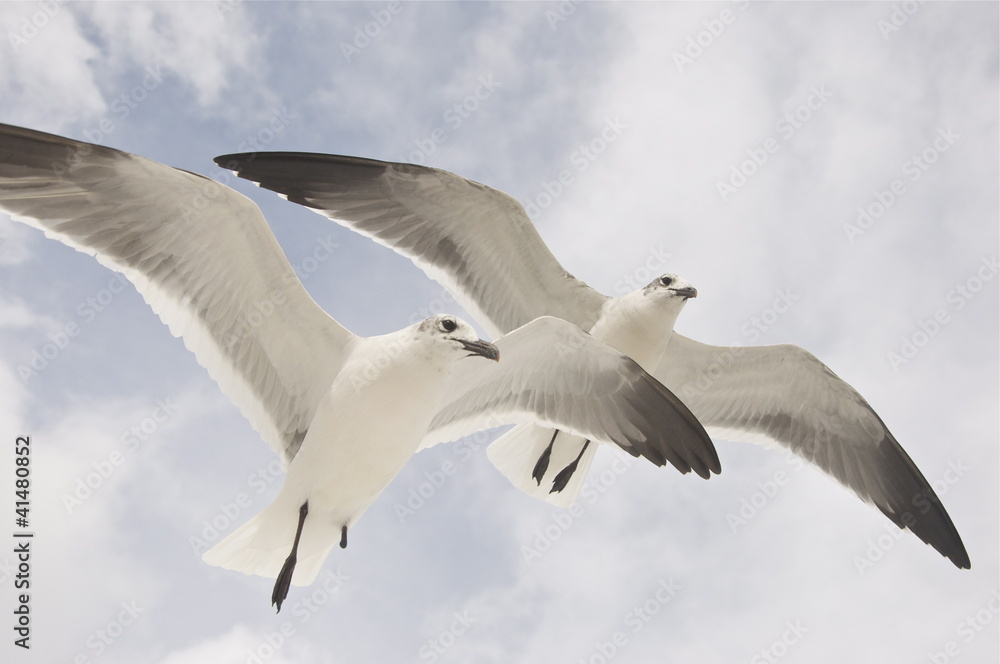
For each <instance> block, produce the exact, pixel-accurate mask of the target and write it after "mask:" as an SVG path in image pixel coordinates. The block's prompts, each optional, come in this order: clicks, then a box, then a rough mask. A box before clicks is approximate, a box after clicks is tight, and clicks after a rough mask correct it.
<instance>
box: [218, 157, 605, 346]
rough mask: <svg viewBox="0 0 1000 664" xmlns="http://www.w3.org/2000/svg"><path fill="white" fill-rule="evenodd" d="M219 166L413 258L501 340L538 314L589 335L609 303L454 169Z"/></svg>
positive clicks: (509, 203) (299, 161) (517, 214)
mask: <svg viewBox="0 0 1000 664" xmlns="http://www.w3.org/2000/svg"><path fill="white" fill-rule="evenodd" d="M215 162H216V163H217V164H219V165H220V166H222V167H223V168H228V169H230V170H233V171H235V172H236V174H237V175H239V176H240V177H242V178H246V179H248V180H252V181H253V182H256V183H257V184H259V185H260V186H261V187H264V188H265V189H270V190H272V191H276V192H278V193H279V194H281V195H282V196H284V197H285V198H287V199H288V200H290V201H292V202H295V203H299V204H301V205H305V206H308V207H311V208H315V209H316V210H317V211H319V212H320V213H322V214H324V215H326V216H327V217H329V218H330V219H333V220H334V221H336V222H337V223H340V224H342V225H344V226H346V227H348V228H350V229H352V230H354V231H357V232H358V233H361V234H363V235H366V236H368V237H370V238H372V239H374V240H375V241H377V242H379V243H381V244H383V245H385V246H387V247H389V248H391V249H393V250H395V251H397V252H398V253H400V254H402V255H404V256H407V257H408V258H410V259H411V260H413V262H414V263H416V264H417V266H418V267H420V269H422V270H423V271H424V272H425V273H426V274H427V276H429V277H430V278H431V279H434V280H436V281H437V282H439V283H440V284H442V285H444V286H445V287H446V288H448V290H450V291H451V292H452V293H454V294H455V295H456V297H458V298H459V301H460V302H461V304H462V306H464V307H465V308H466V309H467V310H468V311H469V312H470V313H471V314H472V315H473V316H475V317H476V320H478V321H479V322H480V323H481V324H482V325H483V326H484V327H486V328H487V330H489V331H490V333H491V334H493V335H494V336H496V335H499V334H502V333H504V332H510V331H511V330H513V329H514V328H516V327H519V326H521V325H524V324H525V323H528V322H529V321H531V320H534V319H535V318H537V317H539V316H557V317H559V318H562V319H563V320H568V321H570V322H571V323H576V324H577V325H579V326H580V327H581V328H583V329H585V330H589V329H590V328H591V327H592V326H593V324H594V323H595V322H596V321H597V319H598V318H599V317H600V314H601V307H602V306H603V305H604V302H605V301H606V300H607V297H606V296H604V295H601V294H600V293H598V292H597V291H595V290H593V289H592V288H590V287H589V286H587V285H586V284H585V283H583V282H582V281H580V280H579V279H576V278H575V277H573V275H571V274H569V273H568V272H567V271H566V270H565V269H563V267H562V266H561V265H560V264H559V262H558V261H556V259H555V257H554V256H553V255H552V252H550V251H549V249H548V247H546V246H545V243H543V242H542V239H541V237H539V235H538V231H536V230H535V227H534V225H533V224H532V223H531V220H530V219H529V218H528V215H527V213H526V212H525V211H524V208H523V207H522V206H521V204H520V203H518V202H517V201H516V200H514V199H513V198H511V197H510V196H508V195H507V194H505V193H503V192H500V191H497V190H496V189H491V188H490V187H487V186H485V185H482V184H479V183H478V182H473V181H471V180H466V179H465V178H461V177H459V176H457V175H454V174H452V173H449V172H447V171H442V170H439V169H436V168H428V167H426V166H416V165H413V164H398V163H392V162H385V161H376V160H374V159H362V158H359V157H341V156H336V155H324V154H311V153H297V152H253V153H247V154H233V155H224V156H221V157H216V159H215Z"/></svg>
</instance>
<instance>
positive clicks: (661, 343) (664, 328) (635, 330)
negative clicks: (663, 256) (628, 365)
mask: <svg viewBox="0 0 1000 664" xmlns="http://www.w3.org/2000/svg"><path fill="white" fill-rule="evenodd" d="M672 304H673V303H670V302H667V303H665V302H663V301H662V300H660V301H657V300H654V299H653V298H650V297H644V296H643V295H642V294H641V293H638V292H637V293H629V294H628V295H624V296H622V297H618V298H613V299H611V300H609V301H608V302H607V303H606V305H605V308H604V312H603V314H602V316H601V318H600V319H599V320H598V321H597V323H596V324H595V325H594V327H593V328H592V329H591V331H590V333H591V334H592V335H593V336H594V337H595V338H597V339H600V340H601V341H603V342H605V343H607V344H609V345H610V346H612V347H614V348H616V349H617V350H619V351H620V352H622V353H624V354H626V355H628V356H629V357H631V358H632V359H633V360H635V361H636V362H638V363H639V366H641V367H642V368H643V369H645V370H647V371H650V370H651V369H652V368H653V367H655V365H656V364H657V363H658V362H659V360H660V357H661V356H662V355H663V351H664V350H665V349H666V347H667V343H668V342H669V341H670V336H671V334H672V333H673V328H674V323H675V322H676V321H677V316H678V315H679V314H680V310H681V306H682V303H681V302H678V303H677V304H676V305H673V306H671V305H672Z"/></svg>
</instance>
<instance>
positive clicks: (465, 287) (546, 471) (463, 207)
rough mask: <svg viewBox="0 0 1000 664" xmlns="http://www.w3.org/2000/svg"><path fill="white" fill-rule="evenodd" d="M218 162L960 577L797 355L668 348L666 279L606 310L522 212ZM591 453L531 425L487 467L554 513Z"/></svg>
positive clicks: (441, 182) (907, 495)
mask: <svg viewBox="0 0 1000 664" xmlns="http://www.w3.org/2000/svg"><path fill="white" fill-rule="evenodd" d="M215 161H216V163H217V164H218V165H220V166H222V167H223V168H227V169H229V170H232V171H234V172H236V174H237V175H239V176H240V177H243V178H246V179H249V180H251V181H253V182H255V183H257V184H258V185H259V186H261V187H263V188H265V189H270V190H272V191H275V192H277V193H279V194H280V195H282V196H283V197H284V198H286V199H288V200H289V201H292V202H295V203H299V204H301V205H305V206H308V207H310V208H313V209H314V210H315V211H317V212H319V213H320V214H323V215H325V216H327V217H329V218H330V219H332V220H333V221H336V222H337V223H339V224H341V225H343V226H345V227H347V228H350V229H352V230H354V231H356V232H358V233H361V234H363V235H366V236H368V237H370V238H372V239H373V240H375V241H376V242H378V243H380V244H383V245H385V246H387V247H389V248H391V249H393V250H395V251H396V252H398V253H400V254H402V255H403V256H406V257H408V258H410V259H411V260H412V261H413V262H414V263H415V264H416V265H417V267H419V268H420V269H422V270H423V271H424V272H425V273H426V274H427V275H428V276H429V277H430V278H431V279H434V280H436V281H438V282H439V283H441V284H442V285H443V286H445V287H446V288H447V289H449V290H450V291H451V292H452V293H453V294H454V295H455V297H456V298H457V300H458V302H459V303H460V304H461V305H462V306H464V307H465V308H466V310H467V311H469V312H470V314H472V315H473V316H474V317H475V319H476V320H477V321H478V322H479V323H480V324H481V325H482V326H483V327H484V328H485V329H487V330H488V331H490V332H491V333H493V334H502V333H504V332H507V331H509V330H512V329H514V328H516V327H517V326H519V325H522V324H524V323H525V322H526V321H529V320H531V319H533V318H535V317H537V316H542V315H548V316H555V317H558V318H561V319H563V320H566V321H569V322H571V323H574V324H576V325H578V326H579V327H580V328H581V329H583V330H586V331H588V332H590V333H591V334H592V335H593V336H594V337H596V338H598V339H601V340H602V341H605V342H607V343H608V344H610V345H611V346H613V347H615V348H617V349H618V350H620V351H621V352H623V353H624V354H626V355H628V356H630V357H631V358H633V359H634V360H635V361H636V362H637V363H638V364H639V366H641V367H643V368H644V369H645V370H646V371H648V372H649V373H651V374H652V375H653V376H655V377H656V378H657V379H659V380H660V381H661V382H662V383H663V384H664V385H665V386H667V388H669V389H670V390H671V391H672V392H674V393H675V394H677V396H679V397H680V398H681V400H682V401H683V402H684V403H685V404H686V405H687V406H688V407H689V408H690V409H691V411H692V412H694V414H695V415H696V416H697V418H698V419H699V420H700V421H701V422H702V424H704V425H705V427H706V428H707V429H708V431H709V432H710V433H711V434H712V435H714V436H717V437H724V438H726V439H727V440H733V439H736V440H746V441H750V442H757V443H763V444H765V445H769V446H774V445H775V444H777V445H778V446H781V447H783V448H785V449H787V450H790V451H791V452H793V453H795V454H796V455H798V456H799V457H801V458H803V459H805V460H806V461H808V462H809V463H811V464H813V465H815V466H816V467H818V468H820V469H821V470H822V471H823V472H825V473H826V474H828V475H830V476H832V477H833V478H834V479H836V480H837V481H839V482H840V483H841V484H843V485H844V486H846V487H847V488H849V489H851V490H852V491H853V492H854V493H855V494H857V496H858V497H859V498H861V499H862V500H864V501H865V502H868V503H873V504H874V505H875V506H876V507H877V508H878V509H879V510H880V511H881V512H882V513H883V514H884V515H885V516H886V517H888V518H889V519H890V520H891V521H892V522H893V523H894V524H896V525H897V526H899V527H900V528H907V529H909V530H910V531H912V532H913V533H914V534H915V535H916V536H917V537H919V538H920V539H921V540H923V541H924V542H925V543H927V544H930V545H931V546H932V547H934V548H935V549H936V550H937V551H938V552H940V553H941V554H942V555H944V556H946V557H947V558H948V559H949V560H951V561H952V562H953V563H954V564H955V565H956V566H957V567H959V568H963V569H967V568H969V566H970V563H969V556H968V554H967V553H966V550H965V546H964V544H963V543H962V539H961V537H960V536H959V534H958V531H957V530H956V529H955V526H954V524H953V523H952V521H951V518H950V517H949V516H948V513H947V512H946V511H945V509H944V507H943V506H942V504H941V501H940V500H939V498H938V497H937V495H936V494H935V493H934V490H933V489H932V488H931V486H930V485H929V484H928V482H927V480H926V479H925V478H924V476H923V475H922V474H921V473H920V471H919V470H918V469H917V467H916V465H915V464H914V463H913V461H912V460H911V459H910V457H909V456H908V455H907V454H906V452H905V451H904V450H903V448H902V447H901V446H900V445H899V443H898V442H897V441H896V439H895V437H893V435H892V434H891V433H890V432H889V429H888V428H887V427H886V425H885V424H884V423H883V422H882V420H881V418H879V416H878V415H877V414H876V413H875V411H874V410H873V409H872V408H871V406H869V405H868V403H867V402H866V401H865V399H864V398H863V397H862V396H861V395H860V394H859V393H858V392H857V391H856V390H855V389H854V388H852V387H851V386H850V385H848V384H847V383H846V382H845V381H843V380H842V379H840V378H839V377H838V376H837V375H836V374H835V373H833V371H831V370H830V369H829V368H827V367H826V365H824V364H823V363H822V362H820V361H819V360H818V359H817V358H816V357H815V356H814V355H812V354H811V353H809V352H808V351H806V350H804V349H802V348H800V347H798V346H794V345H788V344H782V345H774V346H756V347H728V346H711V345H707V344H703V343H699V342H698V341H695V340H693V339H689V338H687V337H684V336H682V335H680V334H677V333H676V332H673V331H672V330H673V325H674V321H675V320H676V318H677V315H678V313H679V311H680V308H681V306H682V305H683V303H684V302H686V301H687V300H688V299H690V298H693V297H694V296H695V295H697V291H696V290H695V289H694V287H693V286H692V285H691V284H690V283H688V282H687V281H685V280H683V279H681V278H680V277H678V276H677V275H675V274H664V275H662V276H660V277H658V278H657V279H655V280H654V281H652V282H651V283H650V284H648V285H647V286H645V287H643V288H640V289H638V290H636V291H634V292H632V293H628V294H625V295H623V296H620V297H608V296H605V295H603V294H601V293H599V292H597V291H595V290H594V289H592V288H590V287H589V286H588V285H587V284H585V283H584V282H582V281H580V280H579V279H577V278H575V277H574V276H573V275H571V274H570V273H569V272H567V271H566V270H565V269H564V268H563V267H562V266H561V265H560V264H559V262H558V261H557V260H556V259H555V257H554V256H553V255H552V253H551V252H550V251H549V249H548V248H547V247H546V246H545V244H544V243H543V242H542V239H541V237H540V236H539V235H538V232H537V231H536V230H535V228H534V226H533V225H532V223H531V220H530V218H529V217H528V215H527V213H526V212H525V209H524V208H523V207H522V206H521V204H520V203H518V202H517V200H515V199H514V198H512V197H511V196H509V195H507V194H505V193H503V192H501V191H498V190H496V189H493V188H491V187H488V186H486V185H483V184H480V183H478V182H474V181H471V180H467V179H465V178H462V177H460V176H458V175H455V174H453V173H449V172H447V171H444V170H440V169H436V168H430V167H426V166H418V165H413V164H403V163H392V162H384V161H377V160H374V159H365V158H360V157H348V156H337V155H325V154H312V153H293V152H273V153H268V152H258V153H253V154H232V155H224V156H220V157H217V158H216V160H215ZM594 449H595V446H594V445H590V443H589V441H588V439H587V438H586V437H580V436H573V435H571V434H568V433H566V432H563V431H561V430H558V429H552V428H545V427H542V426H539V425H531V424H529V425H523V426H520V427H516V428H515V429H513V430H511V431H510V432H508V433H507V434H505V435H504V436H502V437H501V438H499V439H497V440H496V441H495V442H494V443H493V444H492V445H491V446H490V448H489V449H488V450H487V453H488V455H489V457H490V459H491V460H492V461H493V463H494V464H495V465H496V466H497V467H498V469H500V470H501V472H503V473H504V474H505V475H506V476H507V477H508V478H509V479H510V480H511V481H512V482H513V483H514V484H515V485H516V486H518V487H519V488H521V489H523V490H525V491H527V492H528V493H530V494H532V495H535V496H536V497H539V498H543V499H546V500H549V501H550V502H554V503H556V504H563V505H565V504H569V503H570V502H572V500H573V499H575V497H576V494H577V492H578V491H579V489H580V487H581V486H582V476H583V475H584V474H585V473H586V470H587V468H588V466H589V464H590V461H591V460H592V458H593V455H594Z"/></svg>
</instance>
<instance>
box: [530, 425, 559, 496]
mask: <svg viewBox="0 0 1000 664" xmlns="http://www.w3.org/2000/svg"><path fill="white" fill-rule="evenodd" d="M558 435H559V429H556V430H555V431H554V432H553V433H552V440H550V441H549V446H548V447H546V448H545V451H544V452H542V456H540V457H538V461H537V462H535V469H534V470H532V471H531V477H532V479H534V480H535V482H537V483H538V484H539V485H540V484H541V483H542V478H543V477H545V471H546V470H548V469H549V458H550V457H551V456H552V445H553V443H555V442H556V436H558Z"/></svg>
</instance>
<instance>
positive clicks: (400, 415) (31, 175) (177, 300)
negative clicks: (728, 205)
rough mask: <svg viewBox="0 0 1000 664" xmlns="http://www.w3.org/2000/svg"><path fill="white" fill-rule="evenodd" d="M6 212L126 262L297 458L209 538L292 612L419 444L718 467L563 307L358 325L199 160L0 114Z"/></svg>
mask: <svg viewBox="0 0 1000 664" xmlns="http://www.w3.org/2000/svg"><path fill="white" fill-rule="evenodd" d="M0 210H2V211H4V212H7V213H8V214H10V215H12V216H13V217H14V218H15V219H17V220H19V221H23V222H25V223H27V224H29V225H31V226H34V227H36V228H39V229H41V230H42V231H44V232H45V234H46V235H47V236H49V237H51V238H54V239H57V240H59V241H61V242H63V243H65V244H67V245H69V246H71V247H73V248H75V249H78V250H79V251H82V252H85V253H88V254H91V255H93V256H94V257H95V258H96V259H97V260H98V261H100V262H101V263H102V264H104V265H105V266H107V267H109V268H111V269H114V270H117V271H119V272H121V273H122V274H124V275H125V276H126V277H127V278H128V279H129V281H131V282H132V283H133V284H134V285H135V287H136V288H137V290H138V291H139V292H140V293H141V294H142V296H143V298H145V300H146V302H147V303H149V305H150V307H152V309H153V310H154V311H155V312H156V313H157V314H158V315H159V316H160V318H161V319H162V320H163V322H164V323H166V324H167V325H168V326H169V328H170V331H171V332H172V333H173V334H174V335H176V336H180V337H182V338H183V341H184V344H185V346H187V348H188V349H189V350H191V351H192V352H193V353H194V354H195V356H196V358H197V360H198V362H199V363H200V364H201V365H202V366H204V367H205V368H206V369H207V370H208V373H209V375H210V376H211V377H212V378H213V379H214V380H215V381H216V382H217V383H218V384H219V386H220V388H221V389H222V391H223V392H224V393H225V394H226V395H228V396H229V397H230V398H231V399H232V400H233V402H234V403H235V404H236V405H237V406H238V407H239V409H240V411H241V412H242V413H243V415H244V416H245V417H246V418H247V419H248V420H249V421H250V423H251V424H252V425H253V427H254V429H255V430H256V431H257V432H258V433H259V434H260V435H261V437H262V438H263V439H264V440H266V441H267V442H268V443H269V444H270V445H271V447H272V448H273V450H274V451H275V452H276V453H277V454H278V455H279V457H281V459H282V460H283V461H284V462H285V463H286V464H287V474H286V478H285V482H284V485H283V487H282V489H281V491H280V492H279V494H278V496H277V497H276V498H275V500H274V502H273V503H272V504H271V505H269V506H268V507H267V508H265V509H264V510H263V511H262V512H261V513H260V514H258V515H257V516H256V517H254V518H253V519H251V520H250V521H249V522H248V523H247V524H245V525H243V526H242V527H240V528H239V529H237V530H236V531H235V532H233V533H232V534H231V535H229V536H228V537H227V538H226V539H224V540H223V541H222V542H220V543H219V544H217V545H216V546H215V547H214V548H212V549H211V550H209V551H208V552H207V553H206V554H205V556H204V559H205V560H206V561H207V562H209V563H211V564H213V565H219V566H221V567H225V568H228V569H233V570H238V571H242V572H244V573H247V574H259V575H262V576H266V577H270V578H275V579H276V582H275V586H274V593H273V595H272V603H273V604H274V605H276V606H277V608H278V609H279V610H280V609H281V603H282V601H283V600H284V599H285V597H286V596H287V593H288V590H289V585H290V584H291V583H295V584H296V585H308V584H309V583H311V582H312V581H313V580H314V579H315V577H316V575H317V573H318V571H319V569H320V566H321V565H322V563H323V561H324V559H325V558H326V556H327V555H328V553H329V552H330V550H331V549H332V547H333V546H334V544H335V543H336V542H338V541H339V543H340V546H341V547H344V546H346V545H347V531H348V528H349V527H350V526H351V525H353V524H354V523H355V522H356V521H357V520H358V518H359V517H360V516H361V514H362V513H363V512H364V511H365V509H367V508H368V506H369V505H371V503H372V502H373V501H374V500H375V498H376V497H377V496H378V495H379V494H380V493H381V492H382V490H383V489H384V488H385V487H386V486H387V485H388V484H389V483H390V482H391V481H392V479H393V478H394V477H395V476H396V475H397V474H398V473H399V472H400V470H401V469H402V468H403V466H404V465H405V464H406V462H407V461H408V460H409V458H410V457H411V456H413V454H414V453H415V452H416V451H417V449H418V446H419V445H421V443H423V444H424V445H425V446H427V445H431V444H434V443H437V442H443V441H449V440H455V439H458V438H460V437H461V436H463V435H467V434H469V433H473V432H475V431H478V430H481V429H485V428H491V427H495V426H499V425H502V424H518V423H524V422H538V423H540V424H543V425H545V426H553V427H558V428H560V429H563V430H566V431H570V432H573V433H574V434H576V435H581V436H585V437H588V438H592V439H595V440H601V441H606V442H610V441H614V442H615V443H617V444H618V445H620V446H622V447H623V448H624V449H626V450H628V451H629V452H630V453H632V454H634V455H636V456H639V455H642V456H644V457H645V458H647V459H649V460H651V461H653V462H654V463H656V464H658V465H664V464H665V463H666V462H667V461H669V462H670V463H671V464H672V465H674V466H675V467H677V468H678V469H679V470H681V471H682V472H688V471H690V470H694V471H695V472H696V473H697V474H698V475H700V476H702V477H706V478H707V477H709V476H710V474H711V473H713V472H714V473H718V472H719V470H720V469H719V459H718V456H717V454H716V452H715V448H714V447H713V445H712V442H711V439H710V438H709V437H708V434H707V433H706V432H705V430H704V429H703V428H702V426H701V424H699V423H698V420H697V419H696V418H695V417H694V415H692V414H691V412H690V411H689V410H688V409H687V408H686V407H685V406H684V405H683V404H682V403H681V402H680V401H679V400H678V399H677V397H676V396H674V395H673V394H672V393H670V392H669V391H668V390H667V389H666V388H664V387H663V386H662V385H661V384H660V383H659V382H658V381H657V380H655V379H654V378H652V377H651V376H650V375H649V374H648V373H646V372H645V371H643V370H642V369H641V368H640V367H639V366H638V365H637V364H636V363H635V362H634V361H633V360H631V359H630V358H628V357H627V356H625V355H622V354H621V353H620V352H618V351H616V350H614V349H613V348H611V347H610V346H608V345H606V344H604V343H602V342H600V341H598V340H596V339H595V338H594V337H592V336H590V335H588V334H586V333H584V332H582V331H580V329H579V328H577V327H576V326H574V325H571V324H570V323H567V322H566V321H563V320H560V319H558V318H553V317H538V318H537V319H534V320H532V321H525V325H523V326H519V327H518V329H516V330H513V331H512V332H510V333H509V334H507V335H505V336H504V337H502V338H501V339H498V340H497V341H496V343H495V344H491V343H488V342H486V341H482V340H480V339H478V338H477V335H476V333H475V332H474V330H473V329H472V327H471V326H469V325H468V324H467V323H465V322H463V321H461V320H459V319H457V318H455V317H454V316H449V315H436V316H432V317H430V318H428V319H427V320H424V321H422V322H420V323H416V324H414V325H412V326H410V327H407V328H404V329H402V330H399V331H398V332H393V333H391V334H385V335H381V336H375V337H368V338H365V337H359V336H356V335H354V334H352V333H351V332H350V331H348V330H347V329H345V328H344V327H343V326H341V325H340V324H339V323H338V322H337V321H336V320H334V319H333V318H331V317H330V316H329V315H328V314H326V313H325V312H324V311H323V310H322V309H320V307H319V306H318V305H317V304H316V303H315V302H314V301H313V300H312V299H311V298H310V296H309V295H308V293H307V292H306V291H305V289H304V288H303V286H302V283H301V282H300V281H299V279H298V278H297V277H296V276H295V273H294V272H293V270H292V267H291V265H290V264H289V263H288V261H287V259H286V258H285V256H284V255H283V254H282V252H281V249H280V247H279V246H278V243H277V241H276V240H275V237H274V235H273V234H272V233H271V230H270V228H269V227H268V225H267V222H266V221H265V219H264V217H263V215H262V214H261V212H260V209H259V208H257V206H256V205H254V204H253V202H252V201H250V200H249V199H247V198H245V197H243V196H242V195H240V194H238V193H237V192H235V191H234V190H232V189H230V188H228V187H225V186H223V185H221V184H219V183H217V182H215V181H213V180H210V179H208V178H206V177H203V176H201V175H197V174H194V173H190V172H187V171H183V170H179V169H174V168H170V167H168V166H164V165H162V164H158V163H156V162H153V161H150V160H148V159H144V158H142V157H139V156H136V155H132V154H128V153H126V152H121V151H119V150H114V149H110V148H106V147H101V146H97V145H92V144H88V143H82V142H79V141H75V140H71V139H67V138H62V137H59V136H54V135H51V134H44V133H41V132H38V131H33V130H29V129H22V128H18V127H11V126H6V125H0ZM469 356H471V357H472V358H473V359H467V358H468V357H469ZM501 356H502V357H503V362H501V363H500V364H498V365H495V364H494V363H493V362H483V361H482V358H486V359H490V360H499V359H500V357H501ZM475 358H479V359H475Z"/></svg>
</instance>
